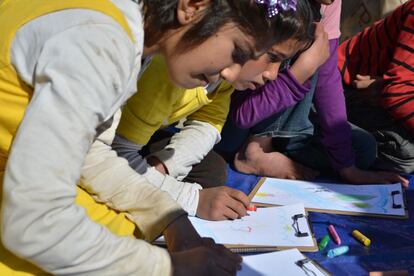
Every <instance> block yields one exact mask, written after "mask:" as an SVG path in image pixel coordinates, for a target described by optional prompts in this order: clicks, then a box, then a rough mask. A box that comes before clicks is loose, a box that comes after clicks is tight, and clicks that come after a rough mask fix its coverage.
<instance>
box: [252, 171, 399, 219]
mask: <svg viewBox="0 0 414 276" xmlns="http://www.w3.org/2000/svg"><path fill="white" fill-rule="evenodd" d="M394 190H401V186H400V184H388V185H348V184H333V183H317V182H307V181H297V180H285V179H274V178H267V179H266V181H265V182H264V183H263V185H262V186H261V187H260V188H259V190H258V192H257V194H256V195H255V196H254V198H253V201H254V202H259V203H267V204H275V205H288V204H294V203H300V202H303V203H304V205H305V207H307V208H312V209H319V210H338V211H346V212H358V213H372V214H396V215H404V213H405V212H404V210H396V209H395V208H392V197H391V192H392V191H394ZM268 195H272V196H268ZM400 201H401V202H402V201H403V200H402V197H401V198H400Z"/></svg>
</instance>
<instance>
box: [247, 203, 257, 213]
mask: <svg viewBox="0 0 414 276" xmlns="http://www.w3.org/2000/svg"><path fill="white" fill-rule="evenodd" d="M256 210H257V206H256V205H255V204H252V205H250V207H249V208H247V211H254V212H256Z"/></svg>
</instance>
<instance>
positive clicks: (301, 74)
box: [290, 23, 330, 83]
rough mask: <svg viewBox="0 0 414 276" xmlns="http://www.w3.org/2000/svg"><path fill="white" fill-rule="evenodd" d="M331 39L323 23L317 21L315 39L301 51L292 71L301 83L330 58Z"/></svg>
mask: <svg viewBox="0 0 414 276" xmlns="http://www.w3.org/2000/svg"><path fill="white" fill-rule="evenodd" d="M329 54H330V53H329V39H328V34H327V33H326V32H325V30H324V28H323V26H322V24H321V23H316V30H315V41H314V42H313V43H312V45H311V47H309V49H307V50H306V51H304V52H303V53H301V54H300V55H299V57H298V58H297V59H296V61H295V63H294V64H293V65H292V67H291V69H290V71H291V73H292V74H293V75H294V76H295V77H296V79H297V80H298V81H299V82H300V83H304V82H305V81H306V80H307V79H309V78H310V77H311V76H312V75H313V74H315V72H316V70H317V69H318V68H319V66H321V65H322V64H324V63H325V62H326V61H327V59H328V58H329Z"/></svg>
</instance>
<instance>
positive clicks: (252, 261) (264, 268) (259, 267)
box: [237, 249, 325, 276]
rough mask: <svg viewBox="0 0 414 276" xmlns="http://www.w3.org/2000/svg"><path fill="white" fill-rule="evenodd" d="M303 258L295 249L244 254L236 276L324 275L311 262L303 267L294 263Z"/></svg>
mask: <svg viewBox="0 0 414 276" xmlns="http://www.w3.org/2000/svg"><path fill="white" fill-rule="evenodd" d="M304 258H305V257H304V256H303V255H302V254H301V253H300V252H299V250H297V249H289V250H283V251H277V252H272V253H265V254H257V255H251V256H244V257H243V263H242V269H241V270H240V271H239V272H238V273H237V276H259V275H260V276H274V275H289V276H301V275H313V276H322V275H325V274H324V273H322V272H321V271H320V270H319V269H318V268H317V267H316V266H315V265H314V264H313V263H311V262H308V263H305V264H304V265H303V268H301V267H300V266H298V265H297V264H296V263H295V262H296V261H299V260H303V259H304Z"/></svg>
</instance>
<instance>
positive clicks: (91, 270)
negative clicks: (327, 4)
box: [0, 0, 277, 275]
mask: <svg viewBox="0 0 414 276" xmlns="http://www.w3.org/2000/svg"><path fill="white" fill-rule="evenodd" d="M266 12H267V10H266V7H263V6H261V5H257V4H255V3H252V2H251V1H249V0H237V1H232V0H225V1H220V2H216V1H211V2H210V1H181V0H176V1H173V0H171V1H164V0H159V1H157V0H150V1H149V0H143V1H137V2H135V1H127V0H113V1H108V0H97V1H83V0H67V1H27V0H13V1H10V0H5V1H1V2H0V25H1V26H2V27H1V28H0V32H1V35H0V45H1V47H0V64H1V67H0V106H1V110H2V112H1V113H0V137H1V139H0V181H1V186H2V207H1V208H2V210H1V215H2V217H1V238H2V243H1V246H0V260H1V263H0V274H1V275H10V274H14V275H15V274H18V273H19V272H20V273H22V274H25V275H27V274H36V275H39V274H44V273H45V271H48V272H50V273H53V274H83V275H85V274H102V275H131V274H135V275H170V274H174V275H182V274H184V273H187V274H190V275H191V274H192V275H204V274H207V273H212V274H216V275H223V274H235V273H236V270H237V268H238V266H239V263H240V261H241V259H240V258H239V257H238V256H236V255H235V254H233V253H231V252H230V251H229V250H227V249H225V248H224V247H222V246H220V245H216V244H214V242H212V241H211V240H204V241H203V240H202V239H201V238H200V237H199V235H198V234H197V233H196V232H195V230H194V228H193V227H192V226H191V224H190V222H189V220H188V218H187V216H186V213H185V212H184V211H183V210H182V209H181V208H180V207H179V206H178V205H177V204H176V203H175V202H174V201H173V200H171V198H170V197H169V195H167V194H166V193H162V192H161V191H159V189H156V188H155V187H153V186H152V185H150V184H149V183H147V182H146V181H144V180H143V179H142V178H139V177H137V175H136V173H135V172H134V171H133V170H132V169H130V168H129V166H128V164H127V163H126V162H125V161H123V160H122V159H121V158H118V157H117V156H116V154H115V153H114V152H112V153H111V152H105V153H106V154H104V152H102V154H101V155H100V159H99V161H100V165H101V166H104V165H108V164H109V165H111V167H112V168H113V169H112V171H107V172H108V174H107V175H95V179H94V181H95V183H96V184H97V185H99V184H101V187H100V189H101V191H102V190H104V189H106V190H105V192H106V194H105V196H107V197H108V198H109V199H110V200H108V201H107V204H108V205H109V206H110V207H111V204H115V205H116V203H117V200H120V198H117V195H120V194H123V193H122V192H124V191H123V190H122V189H124V188H125V187H128V192H129V194H128V195H129V196H130V201H131V200H132V201H133V202H134V203H135V202H136V201H138V202H140V205H136V204H135V205H134V207H133V209H130V208H129V207H130V205H128V204H129V203H130V201H128V200H125V197H124V198H122V202H123V203H124V204H123V205H122V206H118V209H119V210H120V211H128V213H127V214H125V213H118V212H115V211H113V210H111V209H108V208H107V207H106V206H105V205H102V204H98V203H96V202H95V201H94V200H93V198H92V196H91V195H89V194H88V193H86V192H85V191H84V190H82V189H76V183H77V182H78V180H79V178H80V176H81V168H82V166H83V165H85V166H87V165H88V162H86V155H87V153H88V150H89V149H90V147H91V144H92V142H93V141H94V140H95V137H97V136H99V134H100V133H101V132H102V131H103V130H105V129H108V127H109V126H111V121H112V118H113V114H114V112H115V111H116V110H118V109H119V108H120V106H121V105H122V104H123V103H124V102H125V101H126V99H127V98H128V97H129V96H131V95H132V94H133V93H135V92H136V82H137V79H138V75H139V71H140V68H141V62H142V59H145V58H147V57H149V56H151V55H153V54H156V53H160V54H162V55H163V56H164V57H165V59H166V60H167V62H168V70H169V72H170V74H171V77H172V79H173V80H174V82H175V83H176V84H177V85H186V86H188V87H195V86H199V85H202V84H203V83H204V80H203V79H200V76H211V75H212V72H219V74H220V75H221V74H222V73H223V72H224V71H225V72H227V73H229V74H232V75H234V76H235V77H236V78H237V76H238V73H239V71H240V68H241V64H239V63H242V62H245V61H247V60H248V59H250V58H252V57H257V56H259V55H260V54H262V53H264V52H265V51H266V50H267V49H269V48H270V47H271V45H273V44H274V42H275V41H274V40H273V37H274V32H275V30H276V29H277V28H275V26H277V22H271V20H268V19H266V17H265V14H266ZM143 22H144V23H143ZM144 32H145V45H144V42H143V41H144ZM212 45H214V46H215V47H217V48H219V49H220V51H219V52H214V51H208V50H209V49H211V48H212ZM218 45H219V46H220V47H218ZM201 53H202V55H201ZM235 54H237V55H240V56H242V57H244V59H243V60H234V56H235ZM194 56H197V57H198V58H197V59H194V58H193V57H194ZM189 61H191V62H189ZM115 119H116V118H115ZM114 121H115V120H114ZM111 127H112V128H115V127H116V126H114V124H113V125H112V126H111ZM104 134H105V135H100V136H99V139H98V141H99V142H101V143H102V144H104V143H110V142H111V141H112V138H113V135H114V133H113V134H111V133H110V132H105V133H104ZM111 135H112V137H111ZM82 178H83V181H86V182H87V181H89V176H88V175H82ZM124 194H125V193H124ZM131 198H133V199H131ZM79 205H80V206H79ZM82 207H83V208H82ZM126 215H128V216H129V217H133V218H134V221H139V229H137V228H136V227H135V226H134V224H133V223H132V222H131V221H129V220H128V219H127V218H126V217H125V216H126ZM93 220H95V221H96V222H98V223H100V224H102V225H104V226H105V227H102V226H101V225H99V224H97V223H96V222H94V221H93ZM135 230H137V231H138V232H139V231H141V234H142V235H143V237H144V238H145V239H147V240H152V239H154V238H155V237H156V236H158V235H160V234H161V233H162V232H163V233H164V235H165V237H166V239H167V242H168V247H169V250H170V251H171V253H168V252H167V251H165V250H164V249H161V248H157V247H155V246H152V245H150V244H148V243H146V242H144V241H142V240H137V239H135V238H134V236H133V234H134V231H135ZM122 236H123V237H122ZM9 250H10V251H9ZM206 259H208V262H206V261H205V260H206Z"/></svg>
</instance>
